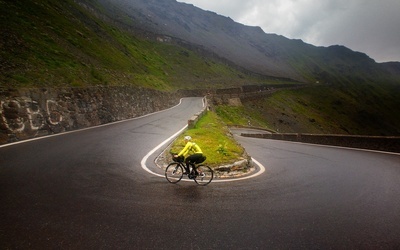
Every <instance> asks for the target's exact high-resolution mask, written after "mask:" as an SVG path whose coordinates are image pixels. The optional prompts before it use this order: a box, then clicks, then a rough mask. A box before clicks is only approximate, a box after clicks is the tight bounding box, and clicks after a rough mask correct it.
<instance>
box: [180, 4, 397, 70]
mask: <svg viewBox="0 0 400 250" xmlns="http://www.w3.org/2000/svg"><path fill="white" fill-rule="evenodd" d="M178 1H179V2H186V3H191V4H193V5H195V6H197V7H200V8H202V9H205V10H210V11H214V12H216V13H218V14H221V15H224V16H229V17H231V18H232V19H233V20H235V21H237V22H240V23H243V24H246V25H251V26H260V27H261V28H262V29H263V30H264V31H265V32H266V33H276V34H278V35H283V36H285V37H288V38H292V39H302V40H303V41H304V42H306V43H310V44H313V45H316V46H330V45H335V44H339V45H344V46H346V47H348V48H350V49H352V50H355V51H359V52H363V53H366V54H367V55H368V56H370V57H371V58H373V59H374V60H376V61H377V62H386V61H400V28H399V27H400V15H399V14H398V12H399V10H400V1H399V0H383V1H376V0H326V1H319V0H269V1H265V0H247V1H243V0H218V1H215V0H178Z"/></svg>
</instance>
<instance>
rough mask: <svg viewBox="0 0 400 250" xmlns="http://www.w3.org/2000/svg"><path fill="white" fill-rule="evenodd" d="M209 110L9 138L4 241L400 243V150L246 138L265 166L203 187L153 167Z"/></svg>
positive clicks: (169, 245) (201, 245)
mask: <svg viewBox="0 0 400 250" xmlns="http://www.w3.org/2000/svg"><path fill="white" fill-rule="evenodd" d="M201 108H202V102H201V99H198V98H191V99H184V100H183V104H182V105H179V106H177V107H175V108H173V109H170V110H167V111H165V112H162V113H158V114H153V115H150V116H146V117H143V118H140V119H134V120H131V121H127V122H123V123H118V124H113V125H110V126H104V127H99V128H95V129H90V130H84V131H79V132H76V133H70V134H65V135H61V136H56V137H50V138H46V139H42V140H36V141H31V142H26V143H23V144H17V145H12V146H8V147H2V148H0V195H1V196H0V221H1V224H0V249H173V248H175V249H377V248H380V249H396V248H397V249H398V248H400V237H399V235H400V223H399V222H400V199H399V197H400V156H399V155H396V154H382V153H374V152H366V151H355V150H348V149H340V148H329V147H320V146H312V145H304V144H296V143H288V142H281V141H273V140H263V139H253V138H244V137H240V136H236V138H237V139H238V141H239V142H240V143H241V144H242V145H243V146H245V148H246V150H247V151H248V152H249V153H250V154H251V155H252V157H253V158H254V159H256V160H257V161H258V162H260V163H261V164H263V166H264V167H265V168H266V172H265V173H264V174H262V175H260V176H257V177H255V178H252V179H248V180H242V181H233V182H223V183H218V182H213V183H211V184H210V185H208V186H206V187H200V186H196V184H195V183H194V182H180V183H179V184H177V185H173V184H169V183H168V182H167V181H166V180H165V179H164V178H161V177H158V176H156V175H152V174H150V173H148V172H146V171H144V170H143V169H142V167H141V161H142V160H143V157H144V156H145V155H146V154H147V153H148V152H150V151H151V150H152V149H153V148H155V147H156V146H157V145H159V144H160V143H162V142H164V141H165V140H166V139H168V138H169V137H170V136H171V135H173V134H175V133H176V132H177V131H179V130H180V129H181V128H182V127H183V126H184V125H185V124H186V121H187V120H188V119H189V118H190V117H191V116H192V115H193V114H194V113H196V112H198V111H199V110H200V109H201ZM156 154H157V152H156V153H155V154H154V155H152V156H150V157H149V160H148V161H147V165H149V168H150V169H152V170H153V171H154V172H157V171H159V170H157V169H156V168H155V166H154V165H152V161H151V159H154V157H155V156H156Z"/></svg>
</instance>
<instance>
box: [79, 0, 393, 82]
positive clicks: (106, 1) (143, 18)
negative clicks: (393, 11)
mask: <svg viewBox="0 0 400 250" xmlns="http://www.w3.org/2000/svg"><path fill="white" fill-rule="evenodd" d="M79 1H80V2H81V3H84V4H87V5H91V6H92V7H93V9H97V11H99V12H101V13H102V14H103V15H105V16H107V17H108V18H109V20H112V21H113V22H115V24H117V25H120V26H123V27H125V28H129V29H135V30H142V31H146V32H151V33H154V34H158V35H161V36H167V37H171V39H180V40H183V41H186V42H188V43H191V44H194V45H198V46H201V47H203V48H204V49H206V50H208V51H210V52H213V53H215V54H217V55H218V56H220V57H222V58H225V59H227V60H229V61H231V62H233V63H235V64H237V65H238V66H240V67H243V68H245V69H247V70H250V71H252V72H255V73H258V74H263V75H268V76H276V77H286V78H291V79H294V80H297V81H302V82H316V81H318V82H334V81H339V82H346V81H349V79H350V81H354V80H357V81H361V82H363V81H376V80H380V81H381V80H385V81H395V82H400V80H399V79H400V71H399V70H396V69H397V68H399V66H398V65H400V63H399V62H392V63H376V62H375V61H374V60H373V59H371V58H370V57H368V56H367V55H366V54H364V53H361V52H354V51H352V50H350V49H348V48H346V47H344V46H339V45H335V46H330V47H316V46H313V45H311V44H307V43H304V42H303V41H301V40H296V39H295V40H292V39H288V38H285V37H283V36H279V35H276V34H267V33H265V32H264V31H263V30H262V29H261V28H260V27H251V26H246V25H243V24H240V23H237V22H234V21H233V20H232V19H230V18H228V17H224V16H221V15H217V14H216V13H214V12H210V11H204V10H202V9H200V8H197V7H195V6H193V5H191V4H186V3H180V2H177V1H175V0H112V1H111V0H97V1H89V0H79ZM96 2H97V3H96Z"/></svg>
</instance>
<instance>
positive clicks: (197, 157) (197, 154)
mask: <svg viewBox="0 0 400 250" xmlns="http://www.w3.org/2000/svg"><path fill="white" fill-rule="evenodd" d="M184 140H185V143H186V145H185V147H184V148H183V149H182V150H181V152H179V154H177V155H175V158H178V157H181V156H184V157H185V163H186V173H187V174H189V173H190V165H192V169H194V164H195V163H201V162H203V161H204V160H205V156H204V155H203V151H201V148H200V147H199V145H197V144H196V143H195V142H192V141H191V140H192V137H190V136H185V138H184ZM189 154H190V155H189ZM187 155H189V156H187ZM195 174H198V173H197V171H195Z"/></svg>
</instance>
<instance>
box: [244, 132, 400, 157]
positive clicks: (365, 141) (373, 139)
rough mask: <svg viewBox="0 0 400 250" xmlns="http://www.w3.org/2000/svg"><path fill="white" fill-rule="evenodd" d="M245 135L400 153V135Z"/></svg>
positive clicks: (247, 135)
mask: <svg viewBox="0 0 400 250" xmlns="http://www.w3.org/2000/svg"><path fill="white" fill-rule="evenodd" d="M241 135H242V136H245V137H255V138H263V139H273V140H284V141H295V142H303V143H310V144H322V145H331V146H340V147H351V148H362V149H370V150H378V151H385V152H395V153H400V136H358V135H320V134H318V135H317V134H290V133H288V134H241Z"/></svg>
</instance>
